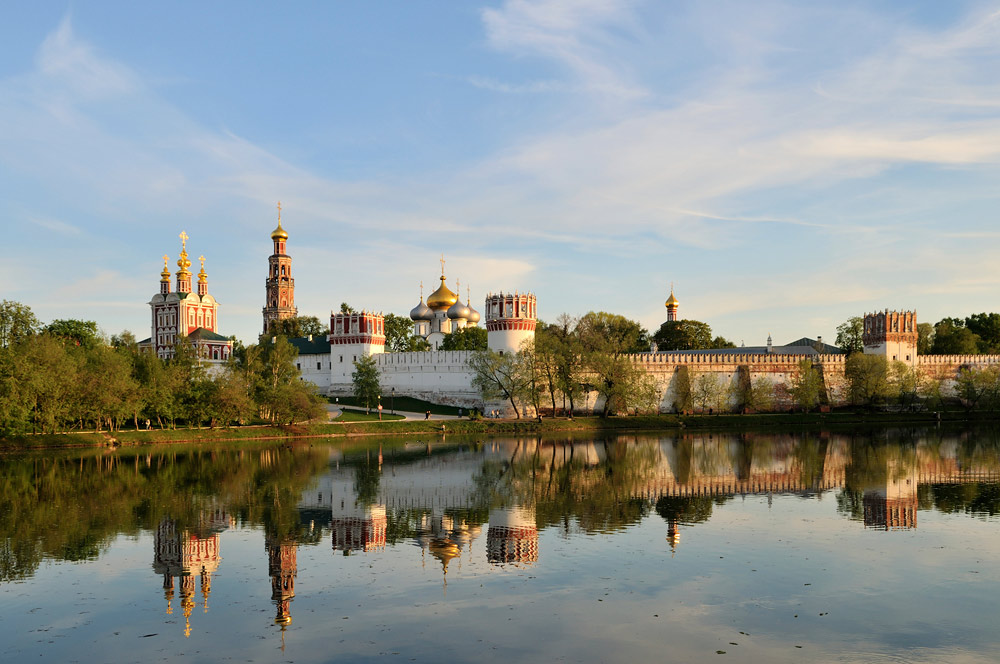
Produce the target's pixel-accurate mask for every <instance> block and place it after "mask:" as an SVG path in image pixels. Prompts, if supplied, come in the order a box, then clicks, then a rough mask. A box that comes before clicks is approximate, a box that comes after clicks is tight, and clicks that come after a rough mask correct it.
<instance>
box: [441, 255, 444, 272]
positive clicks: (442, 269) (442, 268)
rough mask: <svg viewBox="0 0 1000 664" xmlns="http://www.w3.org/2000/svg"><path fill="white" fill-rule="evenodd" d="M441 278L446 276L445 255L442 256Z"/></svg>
mask: <svg viewBox="0 0 1000 664" xmlns="http://www.w3.org/2000/svg"><path fill="white" fill-rule="evenodd" d="M441 276H442V277H443V276H444V254H441Z"/></svg>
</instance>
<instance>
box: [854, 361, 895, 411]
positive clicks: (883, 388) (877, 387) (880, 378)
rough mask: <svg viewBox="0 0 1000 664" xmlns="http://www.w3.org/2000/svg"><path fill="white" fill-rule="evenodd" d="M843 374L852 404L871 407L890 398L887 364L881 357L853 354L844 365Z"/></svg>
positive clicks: (890, 390) (890, 387)
mask: <svg viewBox="0 0 1000 664" xmlns="http://www.w3.org/2000/svg"><path fill="white" fill-rule="evenodd" d="M844 374H845V376H846V378H847V386H848V392H849V394H850V398H851V402H852V403H854V404H860V405H871V404H874V403H881V402H884V401H886V400H887V399H889V398H891V397H892V383H891V381H890V379H889V364H888V362H887V361H886V359H885V357H884V356H882V355H866V354H864V353H854V354H853V355H851V356H850V357H848V358H847V361H846V362H845V364H844Z"/></svg>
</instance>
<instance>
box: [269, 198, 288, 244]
mask: <svg viewBox="0 0 1000 664" xmlns="http://www.w3.org/2000/svg"><path fill="white" fill-rule="evenodd" d="M271 239H272V240H287V239H288V231H286V230H285V229H284V228H282V227H281V201H278V227H277V228H275V229H274V230H273V231H271Z"/></svg>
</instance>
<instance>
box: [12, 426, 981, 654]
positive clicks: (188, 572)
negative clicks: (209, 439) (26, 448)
mask: <svg viewBox="0 0 1000 664" xmlns="http://www.w3.org/2000/svg"><path fill="white" fill-rule="evenodd" d="M2 465H3V477H4V478H5V479H4V482H3V484H2V485H0V542H2V550H0V581H3V582H11V581H18V580H24V579H30V578H31V577H32V575H33V574H35V572H36V570H38V568H39V565H40V563H41V562H42V561H43V560H45V559H53V560H67V561H87V560H96V559H98V558H100V557H101V556H102V555H103V554H104V553H105V552H106V551H108V549H109V547H110V546H111V545H112V543H113V542H114V541H115V539H116V538H117V537H118V536H119V535H128V536H132V537H138V536H142V535H143V534H145V535H147V536H149V537H151V538H152V542H153V560H152V569H153V571H154V573H155V574H156V575H158V576H159V577H160V578H161V579H162V591H160V590H157V591H156V592H157V597H159V593H160V592H162V598H163V602H164V603H165V608H164V611H165V613H166V615H167V616H170V617H171V619H173V616H174V613H175V611H178V610H179V611H180V612H181V613H182V615H183V619H184V629H183V634H184V636H185V637H191V636H192V634H196V633H197V632H198V631H199V630H200V629H202V628H200V627H199V625H198V613H199V612H198V609H201V613H203V614H207V613H208V612H209V597H210V595H211V593H212V583H213V575H216V574H217V573H218V572H219V569H220V563H221V562H222V560H223V558H222V546H223V544H222V541H223V540H224V539H226V537H227V536H229V534H230V533H231V531H234V530H241V531H247V530H257V531H260V532H261V536H262V539H263V543H264V549H265V553H266V556H267V574H268V577H269V581H270V588H271V593H270V601H271V606H272V607H273V612H274V619H273V624H274V625H275V626H277V627H279V628H280V630H281V633H282V644H284V633H285V631H286V630H287V629H289V628H290V627H291V625H292V623H293V621H292V609H293V604H294V602H295V599H296V589H295V581H296V578H297V576H298V574H299V555H300V547H303V546H312V545H316V544H319V543H320V542H327V541H328V542H329V543H330V549H329V553H327V554H326V555H327V556H329V555H331V554H332V555H337V556H352V555H360V556H367V557H369V558H366V560H369V559H370V567H371V568H372V569H373V570H375V571H378V570H379V569H383V568H388V567H391V566H393V565H394V564H395V563H392V562H390V560H391V559H392V560H398V559H402V558H409V559H410V560H411V561H412V563H413V564H414V565H417V566H422V567H423V569H432V570H433V571H434V575H435V578H436V579H437V582H439V583H440V584H441V586H442V587H443V588H445V589H447V584H448V581H449V580H453V579H454V578H455V577H456V575H461V574H462V572H461V570H462V569H463V566H464V565H470V566H473V567H474V566H475V565H476V564H480V565H485V566H486V568H487V569H489V570H492V571H494V572H497V573H501V574H505V573H507V574H514V573H516V572H517V571H518V570H521V571H523V570H525V569H530V570H531V571H532V573H533V574H534V573H536V572H537V571H538V570H539V569H540V568H548V569H555V568H557V567H558V566H559V565H560V564H562V560H561V559H562V558H563V557H564V555H565V554H559V553H557V552H556V551H554V550H552V549H551V548H550V549H549V550H547V551H542V549H543V548H545V547H552V546H553V541H554V540H553V539H547V538H546V537H545V533H546V532H551V533H552V534H553V535H554V536H556V537H560V538H563V539H565V538H570V537H574V536H584V537H586V536H590V535H595V534H609V535H610V534H617V533H622V532H624V531H626V530H629V529H632V528H634V527H636V526H638V525H640V524H642V523H643V522H644V521H645V522H646V523H653V524H654V525H657V524H658V528H659V531H660V533H661V534H660V535H659V537H660V538H661V539H660V540H659V542H660V543H661V546H662V550H663V551H664V554H665V557H668V556H666V554H670V555H671V556H672V555H675V554H676V553H677V552H683V547H684V543H685V542H686V541H690V540H688V539H687V536H686V535H685V532H686V531H691V529H696V528H701V527H703V526H704V524H708V523H710V522H711V521H712V519H713V518H714V517H715V516H716V515H717V514H718V513H719V512H720V511H724V510H726V509H727V505H728V504H729V503H730V502H731V501H733V500H734V499H735V498H738V497H746V496H753V495H760V496H766V497H767V498H768V499H770V498H771V497H775V496H799V497H802V498H817V497H822V496H825V495H831V496H832V497H833V498H834V499H835V510H836V513H837V514H839V515H841V516H842V517H843V518H846V519H848V520H850V522H852V523H856V524H857V525H856V526H853V525H852V526H851V527H852V528H856V529H858V530H860V529H862V528H864V529H869V530H879V531H912V530H913V529H916V528H917V527H918V525H919V523H920V521H919V518H918V517H920V515H921V513H926V512H928V511H936V512H939V513H942V514H954V513H966V514H969V515H971V516H974V517H976V518H978V519H986V518H989V517H992V516H994V515H996V514H997V513H998V510H1000V489H998V486H1000V485H998V483H997V482H998V480H1000V444H998V438H997V436H996V435H995V434H994V433H991V432H982V431H979V432H959V433H954V434H949V433H941V432H937V431H935V432H921V431H906V430H903V431H895V432H884V431H883V432H878V433H876V434H860V435H859V434H856V433H855V434H852V435H839V434H832V433H831V434H817V435H806V436H803V435H790V434H788V435H785V434H766V435H764V434H758V435H751V434H718V433H711V434H709V433H705V434H683V435H627V436H616V437H613V438H606V439H580V438H573V437H565V438H559V439H550V438H535V437H522V438H517V437H511V438H496V439H490V440H488V441H477V440H464V439H458V440H454V441H447V442H446V441H443V440H440V439H435V440H430V441H428V440H415V441H383V442H382V444H381V445H376V446H370V447H351V446H343V445H329V446H324V445H318V444H315V443H313V444H308V443H307V444H301V445H297V444H292V445H260V446H255V447H253V446H251V447H248V446H243V447H226V446H218V447H201V448H195V449H182V448H173V449H161V450H156V451H143V452H138V453H137V452H134V451H133V452H130V451H129V450H119V451H117V452H114V453H106V452H87V453H84V454H77V453H64V454H58V455H45V456H43V455H27V456H22V457H11V458H7V459H5V460H4V461H3V462H2ZM833 509H834V507H833V506H831V512H832V511H833ZM649 519H651V521H647V520H649ZM654 522H655V523H654ZM53 523H60V527H59V528H53V527H52V524H53ZM484 535H485V537H484ZM886 537H892V536H891V535H886ZM258 542H259V541H258ZM255 546H257V547H259V546H260V545H259V543H258V544H256V545H255ZM146 551H148V549H146ZM256 551H257V552H258V554H257V555H258V556H259V555H260V553H259V552H260V549H259V548H256ZM147 555H148V554H147ZM145 560H146V562H145V563H144V565H146V566H147V567H145V569H146V570H147V572H146V574H147V575H148V569H149V568H148V565H149V562H148V558H146V559H145ZM261 564H262V560H261ZM456 570H457V571H456ZM755 571H756V570H755ZM258 573H259V572H258ZM438 573H439V574H440V576H437V575H438ZM234 576H235V570H234ZM262 576H263V574H262V573H261V577H262ZM147 578H148V577H147ZM310 585H311V584H310ZM153 587H154V586H152V584H150V586H149V588H150V591H152V590H153ZM307 594H308V593H307ZM157 601H158V602H159V601H160V600H159V599H157ZM260 601H266V600H260ZM300 601H302V600H300ZM160 606H163V605H160ZM258 606H259V604H258ZM217 610H226V609H217ZM270 610H271V609H268V611H269V612H270ZM300 611H301V609H300ZM213 615H214V612H213ZM269 620H270V619H269ZM203 624H204V623H203ZM269 624H270V623H269Z"/></svg>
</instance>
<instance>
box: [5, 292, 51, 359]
mask: <svg viewBox="0 0 1000 664" xmlns="http://www.w3.org/2000/svg"><path fill="white" fill-rule="evenodd" d="M40 327H41V323H39V322H38V319H37V318H36V317H35V314H34V313H33V312H32V311H31V308H30V307H28V306H27V305H24V304H21V303H20V302H14V301H13V300H3V301H0V348H7V347H8V346H10V345H12V344H16V343H17V342H18V341H20V340H21V339H23V338H25V337H30V336H31V335H33V334H36V333H37V332H38V330H39V328H40Z"/></svg>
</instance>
